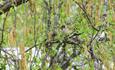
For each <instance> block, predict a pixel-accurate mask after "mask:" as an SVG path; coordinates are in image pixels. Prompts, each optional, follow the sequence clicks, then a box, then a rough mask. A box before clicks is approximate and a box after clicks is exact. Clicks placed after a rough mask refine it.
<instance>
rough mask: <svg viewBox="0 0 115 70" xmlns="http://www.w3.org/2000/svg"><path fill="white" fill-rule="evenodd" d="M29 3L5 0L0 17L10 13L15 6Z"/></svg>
mask: <svg viewBox="0 0 115 70" xmlns="http://www.w3.org/2000/svg"><path fill="white" fill-rule="evenodd" d="M27 1H28V0H13V2H11V0H4V1H3V3H1V4H0V15H1V14H3V13H5V12H8V11H9V10H10V8H12V7H13V6H19V5H21V4H23V3H26V2H27Z"/></svg>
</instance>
